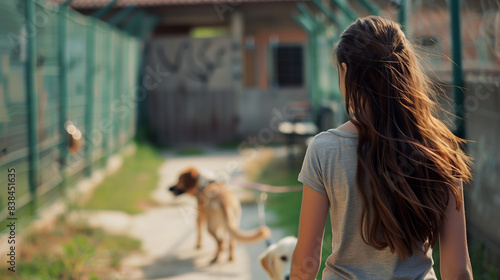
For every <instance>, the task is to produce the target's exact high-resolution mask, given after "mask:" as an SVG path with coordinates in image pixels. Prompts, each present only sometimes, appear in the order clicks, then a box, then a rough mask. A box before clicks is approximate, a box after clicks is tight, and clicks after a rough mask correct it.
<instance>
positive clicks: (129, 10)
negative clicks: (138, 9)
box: [108, 5, 135, 26]
mask: <svg viewBox="0 0 500 280" xmlns="http://www.w3.org/2000/svg"><path fill="white" fill-rule="evenodd" d="M134 9H135V5H129V6H127V7H125V8H124V9H122V10H121V11H120V12H118V13H117V14H115V15H113V17H112V18H111V19H110V20H109V21H108V22H109V24H110V25H112V26H118V25H120V23H121V22H122V21H123V20H124V19H125V18H126V17H127V16H128V15H130V13H132V12H133V11H134Z"/></svg>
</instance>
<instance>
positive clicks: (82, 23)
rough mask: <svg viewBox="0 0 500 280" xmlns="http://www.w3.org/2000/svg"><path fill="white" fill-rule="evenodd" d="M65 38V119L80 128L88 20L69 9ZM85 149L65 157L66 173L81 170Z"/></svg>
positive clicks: (84, 84)
mask: <svg viewBox="0 0 500 280" xmlns="http://www.w3.org/2000/svg"><path fill="white" fill-rule="evenodd" d="M68 15H69V17H68V27H67V30H68V32H67V35H66V38H67V42H66V49H67V53H68V57H67V59H68V61H67V63H68V69H67V70H68V73H67V75H68V93H67V94H68V121H69V122H72V123H73V124H74V125H75V127H76V128H77V129H78V130H79V131H81V132H83V131H85V130H86V127H85V113H86V106H87V105H88V104H87V103H86V102H87V98H86V91H87V87H88V86H89V85H88V84H87V82H86V71H87V64H86V63H87V50H86V45H87V28H88V24H89V21H88V20H87V19H86V18H85V17H83V16H82V15H80V14H79V13H77V12H74V11H70V12H69V13H68ZM81 137H82V138H83V141H84V143H83V145H84V148H85V145H87V139H86V138H85V137H84V136H83V135H82V136H81ZM83 151H84V150H83V149H80V150H78V151H76V152H75V153H71V154H70V156H69V161H68V171H69V173H70V174H71V173H75V172H78V171H81V170H82V169H83V168H84V167H85V155H84V152H83Z"/></svg>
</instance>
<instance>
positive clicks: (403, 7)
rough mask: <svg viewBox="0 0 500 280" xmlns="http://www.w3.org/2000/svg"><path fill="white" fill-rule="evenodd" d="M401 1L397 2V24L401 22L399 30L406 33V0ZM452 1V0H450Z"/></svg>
mask: <svg viewBox="0 0 500 280" xmlns="http://www.w3.org/2000/svg"><path fill="white" fill-rule="evenodd" d="M400 1H401V2H400V3H399V13H398V20H399V24H401V30H403V32H405V33H406V23H407V22H406V21H407V19H406V17H407V13H408V12H407V3H406V0H400ZM451 1H452V2H453V0H451Z"/></svg>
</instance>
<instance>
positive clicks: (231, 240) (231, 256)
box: [229, 237, 236, 261]
mask: <svg viewBox="0 0 500 280" xmlns="http://www.w3.org/2000/svg"><path fill="white" fill-rule="evenodd" d="M235 244H236V240H234V238H232V237H231V238H230V239H229V261H232V260H234V254H233V253H234V245H235Z"/></svg>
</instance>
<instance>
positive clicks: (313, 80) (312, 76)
mask: <svg viewBox="0 0 500 280" xmlns="http://www.w3.org/2000/svg"><path fill="white" fill-rule="evenodd" d="M297 7H298V8H299V10H300V11H301V12H302V15H300V16H297V15H293V14H292V18H293V19H294V20H295V21H296V22H297V23H298V24H299V25H300V26H301V27H302V28H303V29H304V30H305V31H306V32H307V38H308V40H307V42H308V51H309V98H310V100H311V105H312V107H313V112H317V111H318V110H317V108H318V106H319V105H320V104H319V102H320V101H321V97H320V93H319V91H318V83H319V79H318V71H317V67H318V56H317V53H318V50H317V48H318V45H317V41H316V40H317V35H318V34H317V30H318V25H317V22H316V21H315V19H314V17H313V16H312V13H311V12H310V10H309V9H308V8H307V7H306V6H305V5H304V4H303V3H299V4H297Z"/></svg>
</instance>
